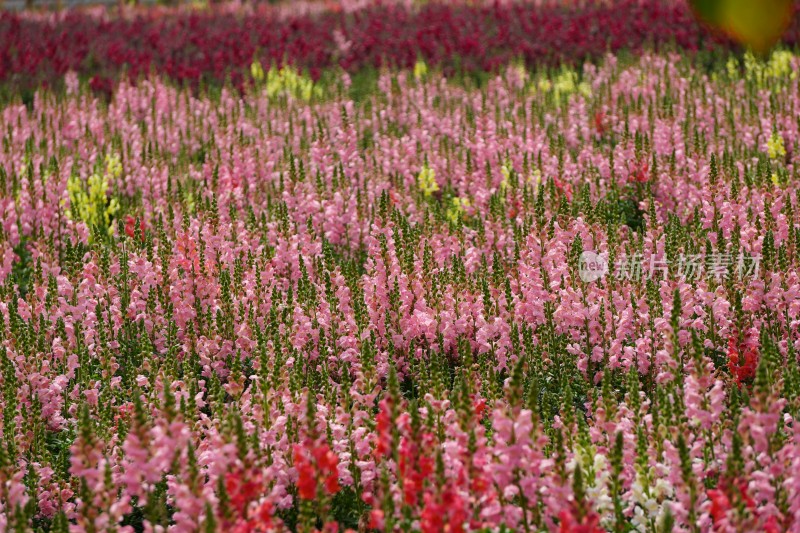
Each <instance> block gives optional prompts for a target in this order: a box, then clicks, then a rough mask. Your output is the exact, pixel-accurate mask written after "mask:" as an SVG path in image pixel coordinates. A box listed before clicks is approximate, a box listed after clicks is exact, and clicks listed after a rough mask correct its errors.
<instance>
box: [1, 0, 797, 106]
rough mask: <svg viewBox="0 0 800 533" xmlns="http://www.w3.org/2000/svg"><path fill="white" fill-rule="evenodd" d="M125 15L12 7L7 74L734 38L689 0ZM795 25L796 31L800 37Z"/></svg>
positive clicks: (571, 50)
mask: <svg viewBox="0 0 800 533" xmlns="http://www.w3.org/2000/svg"><path fill="white" fill-rule="evenodd" d="M135 13H136V14H135V16H132V17H131V16H126V17H118V16H111V15H110V14H108V13H106V14H101V15H98V14H97V12H96V11H93V12H91V13H87V12H81V11H70V12H68V13H66V14H64V15H59V16H56V17H42V16H40V15H30V14H25V13H11V12H4V13H3V14H2V15H0V82H6V83H11V84H12V85H14V86H16V87H21V88H32V87H37V86H39V85H41V84H49V85H52V84H55V83H58V82H59V81H60V79H61V77H62V76H63V75H64V74H65V73H66V72H68V71H75V72H77V73H79V74H81V75H83V76H85V77H86V78H90V79H91V85H92V87H93V88H94V89H96V90H97V91H100V92H108V91H110V89H111V87H112V83H111V80H113V79H115V78H117V77H119V76H120V75H122V74H123V73H125V74H126V75H127V76H128V77H130V78H133V79H136V78H138V77H140V76H143V75H148V74H149V73H150V72H151V71H155V72H156V73H158V74H162V75H167V76H169V77H171V78H172V79H174V80H176V81H178V82H182V83H189V84H190V85H193V86H196V85H199V84H201V83H208V82H212V83H220V82H223V81H224V80H226V79H230V81H231V82H232V83H233V84H234V86H237V87H243V86H244V84H245V80H246V79H247V75H248V74H247V72H248V69H249V67H250V64H251V63H252V61H253V58H254V57H256V56H257V57H258V58H259V59H260V60H261V61H263V62H264V63H265V64H267V65H268V64H271V63H284V62H286V63H290V64H293V65H296V66H297V67H299V68H302V69H308V70H309V71H310V73H311V75H312V77H317V76H318V75H319V74H320V72H321V70H322V69H325V68H329V67H333V66H341V67H343V68H344V69H345V70H348V71H350V72H353V71H358V70H360V69H362V68H363V67H382V66H387V65H392V66H399V67H410V66H412V65H413V64H414V63H415V62H416V61H417V59H418V58H420V57H421V58H423V59H424V60H425V61H426V62H427V63H428V64H430V65H435V66H438V67H441V68H442V69H443V70H444V71H445V73H447V74H449V73H452V72H454V71H457V70H466V71H468V72H472V71H494V70H497V69H498V68H499V67H501V66H503V65H506V64H508V62H509V61H511V60H512V59H514V58H523V59H524V61H525V62H526V63H527V64H528V65H535V64H549V65H555V64H559V63H579V62H581V61H583V60H585V59H587V58H592V57H597V56H598V55H600V54H604V53H606V52H607V51H611V52H613V51H616V50H620V49H630V50H638V49H641V48H643V47H645V46H648V45H649V44H652V45H653V46H655V47H658V46H660V45H666V44H670V45H671V44H672V43H674V44H675V45H677V46H678V47H679V48H682V49H686V50H698V49H701V48H712V47H715V46H719V45H725V46H728V45H730V43H727V42H723V41H721V40H720V39H719V38H717V37H714V36H712V35H710V34H709V33H708V32H707V31H706V30H705V29H704V28H703V27H702V26H701V25H699V24H698V23H697V22H695V20H694V18H693V16H692V14H691V12H690V11H689V9H688V8H687V7H686V5H685V4H684V3H682V2H665V1H663V0H643V1H640V0H617V1H614V2H603V3H597V4H590V5H579V6H577V7H564V6H562V5H560V4H559V3H553V4H549V3H548V4H546V5H543V6H540V5H532V4H522V3H504V4H494V5H490V4H488V3H487V4H481V5H466V4H444V3H438V2H432V3H430V4H427V5H425V6H423V7H421V8H419V9H408V8H406V7H403V6H401V5H381V4H380V3H376V4H375V5H371V6H369V7H367V8H364V9H361V10H359V11H356V12H353V13H346V12H344V11H342V10H340V9H329V10H327V11H324V12H321V13H315V14H313V15H310V14H307V13H305V14H297V15H293V16H288V17H287V16H285V15H281V14H279V13H278V12H276V11H275V10H274V9H270V8H269V7H257V8H254V10H253V12H252V13H248V14H247V16H241V14H239V13H236V12H235V11H234V10H231V9H230V8H226V7H223V8H212V9H209V10H206V11H203V12H198V11H195V10H186V9H156V10H149V11H137V12H135ZM797 30H798V28H797V25H796V24H795V25H794V26H793V27H792V28H790V30H789V32H788V33H787V37H786V40H787V42H789V43H794V42H796V41H797V35H798V31H797Z"/></svg>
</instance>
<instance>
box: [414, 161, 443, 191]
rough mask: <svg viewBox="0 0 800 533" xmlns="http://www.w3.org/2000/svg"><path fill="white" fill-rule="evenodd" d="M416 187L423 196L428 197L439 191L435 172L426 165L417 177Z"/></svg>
mask: <svg viewBox="0 0 800 533" xmlns="http://www.w3.org/2000/svg"><path fill="white" fill-rule="evenodd" d="M417 185H418V186H419V188H420V190H421V191H422V193H423V194H424V195H425V196H430V195H431V194H433V193H435V192H436V191H438V190H439V184H438V183H436V172H435V171H434V170H433V169H432V168H431V167H429V166H428V164H427V163H425V165H424V166H423V167H422V170H421V171H420V172H419V176H417Z"/></svg>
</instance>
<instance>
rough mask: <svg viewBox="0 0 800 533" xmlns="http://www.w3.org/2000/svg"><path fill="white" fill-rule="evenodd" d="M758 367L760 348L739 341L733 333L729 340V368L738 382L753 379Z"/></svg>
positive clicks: (739, 383)
mask: <svg viewBox="0 0 800 533" xmlns="http://www.w3.org/2000/svg"><path fill="white" fill-rule="evenodd" d="M756 368H758V348H757V347H755V346H753V344H752V343H748V342H747V341H746V340H745V341H744V342H741V343H739V342H738V336H737V335H736V334H733V335H731V337H730V339H729V340H728V369H729V370H730V371H731V374H732V375H733V377H734V378H735V379H736V383H737V384H738V385H741V384H742V382H744V381H749V380H751V379H753V378H754V377H755V375H756Z"/></svg>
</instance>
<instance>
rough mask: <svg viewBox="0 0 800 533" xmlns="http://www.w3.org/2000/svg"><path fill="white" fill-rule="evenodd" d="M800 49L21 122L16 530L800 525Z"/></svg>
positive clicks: (9, 285)
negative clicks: (634, 269) (723, 60)
mask: <svg viewBox="0 0 800 533" xmlns="http://www.w3.org/2000/svg"><path fill="white" fill-rule="evenodd" d="M431 9H433V8H431ZM498 9H501V8H498ZM189 20H191V21H197V20H198V19H197V18H190V19H189ZM194 23H195V22H192V24H194ZM789 61H790V63H791V69H790V70H789V71H788V73H784V74H781V73H780V72H779V71H775V70H774V69H773V70H765V71H763V72H761V71H760V74H757V73H754V72H751V70H749V68H750V67H748V68H747V69H745V68H744V66H742V65H733V66H732V67H735V68H730V69H728V70H725V71H722V70H719V71H717V72H715V74H714V76H710V75H708V74H706V71H704V70H703V69H700V68H698V67H697V66H696V65H695V64H694V63H693V60H692V59H687V58H684V57H680V56H671V55H670V56H659V55H649V56H645V57H643V58H641V59H640V60H636V61H632V62H631V61H628V62H626V61H623V60H618V59H617V58H615V57H613V56H608V57H607V58H606V59H605V60H604V62H603V63H602V64H601V65H600V66H591V65H587V66H585V68H584V70H583V73H582V74H581V75H578V74H577V73H574V72H572V71H562V72H560V73H556V74H554V75H553V76H554V78H552V79H549V80H545V79H540V78H535V77H533V76H532V75H531V74H530V73H529V72H526V71H524V70H522V69H519V68H516V67H514V68H509V69H508V70H505V71H503V72H502V73H501V74H499V75H497V76H495V77H493V78H492V79H490V80H489V81H488V83H487V84H486V85H485V86H481V87H480V88H475V87H468V86H462V85H456V84H452V83H449V82H448V81H447V80H445V79H444V78H443V77H442V76H440V75H439V74H437V73H436V72H430V73H427V74H424V75H420V76H418V78H415V77H414V75H413V74H412V73H409V72H404V71H400V72H388V71H387V72H384V73H383V74H382V75H381V77H380V79H379V81H378V90H376V91H374V92H373V93H371V94H369V95H367V96H366V97H364V98H363V99H362V100H360V101H359V102H354V101H353V100H351V99H350V98H349V97H348V96H347V92H346V90H345V87H346V80H344V79H343V80H341V83H339V84H331V85H330V86H327V87H326V88H325V91H326V92H325V94H324V96H321V97H320V98H318V99H317V100H316V101H315V102H313V103H306V102H304V101H302V100H300V99H294V98H293V97H292V96H290V95H289V96H287V95H278V96H271V95H268V94H267V93H266V91H264V92H261V91H258V90H248V91H246V92H245V93H244V94H240V93H238V92H235V93H234V92H229V91H228V90H225V89H223V90H222V91H221V93H220V94H218V95H216V96H207V97H206V96H202V97H201V96H197V95H196V94H193V93H191V92H190V91H188V90H183V89H178V88H175V87H173V86H171V85H169V84H168V83H165V82H163V81H162V80H160V79H158V78H152V79H149V80H145V81H142V82H141V83H138V84H136V85H132V84H128V83H125V82H123V83H122V84H121V85H119V86H118V87H116V89H115V91H114V96H113V98H112V99H111V100H110V101H109V102H106V101H104V100H101V99H97V98H96V97H94V96H93V95H92V94H91V93H90V92H87V91H81V90H80V88H77V89H75V90H73V91H72V92H71V93H70V94H68V95H66V96H65V95H56V94H53V93H51V92H47V91H40V92H38V93H37V94H36V96H35V98H34V100H33V102H32V104H31V106H29V107H26V106H24V105H7V106H5V107H3V108H2V110H0V135H2V145H1V146H0V228H1V231H0V281H2V285H0V346H1V347H0V389H1V390H0V393H1V394H0V410H2V417H0V529H3V530H6V529H7V530H12V529H20V530H25V529H28V528H34V527H42V528H47V529H51V530H53V531H67V530H69V531H110V530H112V528H114V529H115V530H116V531H122V532H125V531H154V532H156V531H170V532H176V533H178V532H191V531H198V530H208V531H213V530H220V531H273V530H284V529H292V530H299V531H314V530H322V531H338V530H344V529H348V528H350V529H353V530H362V531H365V530H386V531H395V530H402V531H417V530H419V531H424V532H439V531H450V532H458V531H476V530H493V531H496V530H500V529H501V528H503V527H504V528H506V530H514V531H540V530H550V531H562V532H578V531H602V530H614V531H631V530H635V531H642V532H644V531H669V530H673V531H796V532H797V531H800V476H799V475H798V472H800V425H798V422H797V417H798V415H800V369H799V368H798V358H797V354H798V351H800V332H799V331H798V329H799V328H800V274H799V272H800V268H798V267H800V196H799V195H798V192H797V191H798V190H800V188H798V171H797V154H798V153H800V152H798V142H800V129H799V128H800V123H798V121H797V120H796V116H797V110H798V109H800V86H798V84H797V82H796V80H793V79H792V77H791V74H790V72H792V71H796V69H797V68H798V67H800V64H798V59H797V58H795V57H792V58H791V59H790V60H789ZM573 76H574V77H573ZM765 76H767V77H769V76H774V77H773V78H769V83H764V79H765ZM585 252H596V253H597V254H602V255H603V256H604V257H607V259H608V262H609V264H611V265H615V264H618V263H621V262H624V261H627V262H629V263H630V264H634V263H635V262H637V261H638V263H640V264H641V265H648V264H655V263H657V264H659V265H663V268H661V269H658V270H657V271H656V272H652V271H647V270H646V269H645V273H644V274H643V275H640V276H635V275H612V274H613V273H612V272H609V274H608V275H605V276H603V277H600V278H599V279H596V280H593V281H585V280H584V279H582V277H581V268H582V263H581V256H582V254H584V253H585ZM685 256H702V258H703V261H702V262H701V263H702V266H704V267H705V270H703V273H702V274H701V275H695V276H688V275H685V273H682V272H681V271H680V270H679V268H678V266H679V264H680V262H679V260H680V258H682V257H685ZM739 257H745V258H747V259H748V260H755V259H758V261H759V263H758V268H756V269H751V270H750V271H747V272H742V271H740V269H737V268H736V267H737V264H736V261H737V260H736V258H739ZM711 258H716V259H715V262H714V264H713V267H712V264H711V263H710V261H711ZM725 258H727V260H725ZM628 274H630V272H628Z"/></svg>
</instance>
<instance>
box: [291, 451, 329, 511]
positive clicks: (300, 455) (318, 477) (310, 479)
mask: <svg viewBox="0 0 800 533" xmlns="http://www.w3.org/2000/svg"><path fill="white" fill-rule="evenodd" d="M338 464H339V458H338V457H337V456H336V454H335V453H333V451H332V450H331V449H330V447H329V446H328V445H327V444H316V445H315V444H313V443H308V444H307V445H306V446H301V445H299V444H295V446H294V467H295V468H296V469H297V491H298V494H299V495H300V498H302V499H303V500H313V499H315V498H316V497H317V486H318V484H319V483H320V482H321V483H322V484H323V486H324V487H325V492H327V493H328V494H336V493H337V492H339V473H338V470H337V466H338Z"/></svg>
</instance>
